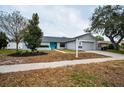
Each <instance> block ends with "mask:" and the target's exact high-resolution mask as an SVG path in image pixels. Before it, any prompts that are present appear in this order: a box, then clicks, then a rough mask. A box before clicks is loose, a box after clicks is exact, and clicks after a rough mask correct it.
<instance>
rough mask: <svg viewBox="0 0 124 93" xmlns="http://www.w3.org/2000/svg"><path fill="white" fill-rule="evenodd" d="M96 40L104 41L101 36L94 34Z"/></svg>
mask: <svg viewBox="0 0 124 93" xmlns="http://www.w3.org/2000/svg"><path fill="white" fill-rule="evenodd" d="M96 40H97V41H104V38H103V37H102V36H96Z"/></svg>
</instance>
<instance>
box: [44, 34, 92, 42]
mask: <svg viewBox="0 0 124 93" xmlns="http://www.w3.org/2000/svg"><path fill="white" fill-rule="evenodd" d="M88 34H90V33H87V34H83V35H80V36H76V37H74V38H67V37H51V36H43V38H42V42H44V43H45V42H46V43H49V42H71V41H75V39H76V38H78V37H81V36H85V35H88ZM90 35H91V34H90ZM91 36H92V35H91Z"/></svg>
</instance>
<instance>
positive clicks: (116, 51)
mask: <svg viewBox="0 0 124 93" xmlns="http://www.w3.org/2000/svg"><path fill="white" fill-rule="evenodd" d="M107 52H112V53H118V54H124V50H107Z"/></svg>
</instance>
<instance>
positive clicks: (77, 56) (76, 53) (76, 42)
mask: <svg viewBox="0 0 124 93" xmlns="http://www.w3.org/2000/svg"><path fill="white" fill-rule="evenodd" d="M75 57H76V58H78V38H76V55H75Z"/></svg>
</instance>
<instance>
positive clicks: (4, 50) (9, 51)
mask: <svg viewBox="0 0 124 93" xmlns="http://www.w3.org/2000/svg"><path fill="white" fill-rule="evenodd" d="M16 52H17V51H16V50H15V49H2V50H0V54H12V53H16ZM18 52H25V50H19V51H18Z"/></svg>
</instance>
